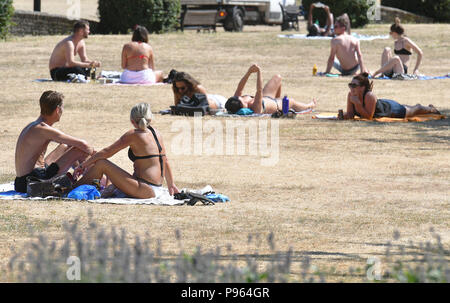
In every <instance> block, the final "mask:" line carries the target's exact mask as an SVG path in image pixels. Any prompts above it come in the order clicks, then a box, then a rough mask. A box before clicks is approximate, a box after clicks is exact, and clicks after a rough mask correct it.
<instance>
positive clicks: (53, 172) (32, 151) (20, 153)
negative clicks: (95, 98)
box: [14, 91, 94, 193]
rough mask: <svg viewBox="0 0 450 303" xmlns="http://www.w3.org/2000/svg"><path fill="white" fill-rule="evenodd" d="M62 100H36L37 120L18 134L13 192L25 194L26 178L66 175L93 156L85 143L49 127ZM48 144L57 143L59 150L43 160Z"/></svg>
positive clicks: (47, 95)
mask: <svg viewBox="0 0 450 303" xmlns="http://www.w3.org/2000/svg"><path fill="white" fill-rule="evenodd" d="M63 99H64V96H63V95H62V94H61V93H58V92H55V91H46V92H44V93H43V94H42V96H41V98H40V100H39V103H40V107H41V114H40V116H39V118H38V119H37V120H36V121H33V122H31V123H30V124H28V125H27V126H26V127H25V128H24V129H23V130H22V132H21V133H20V135H19V138H18V139H17V144H16V153H15V166H16V176H17V177H16V179H15V181H14V190H15V191H18V192H22V193H25V192H26V191H27V180H26V178H27V177H28V176H33V177H37V178H40V179H50V178H52V177H54V176H58V175H62V174H64V173H66V172H67V171H68V170H69V169H70V168H71V167H72V166H73V165H74V164H76V163H78V161H83V160H84V159H86V158H87V157H88V156H89V155H92V154H94V150H93V148H92V147H91V146H89V145H88V144H87V142H86V141H84V140H81V139H78V138H75V137H72V136H69V135H66V134H64V133H63V132H62V131H60V130H58V129H56V128H54V127H53V124H54V123H56V122H58V121H59V120H60V119H61V116H62V113H63V109H64V104H63ZM50 142H56V143H59V146H57V147H56V148H55V149H54V150H53V151H52V152H51V153H50V154H48V155H47V157H45V158H44V156H45V153H46V151H47V146H48V144H49V143H50Z"/></svg>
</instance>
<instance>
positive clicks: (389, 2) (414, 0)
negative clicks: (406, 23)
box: [381, 0, 450, 22]
mask: <svg viewBox="0 0 450 303" xmlns="http://www.w3.org/2000/svg"><path fill="white" fill-rule="evenodd" d="M381 5H384V6H390V7H396V8H399V9H403V10H405V11H408V12H411V13H415V14H418V15H422V16H426V17H430V18H433V19H434V20H435V21H439V22H450V0H381Z"/></svg>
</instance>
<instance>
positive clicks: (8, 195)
mask: <svg viewBox="0 0 450 303" xmlns="http://www.w3.org/2000/svg"><path fill="white" fill-rule="evenodd" d="M183 190H184V191H186V190H188V191H189V192H195V193H198V194H204V193H208V192H213V189H212V187H211V186H210V185H207V186H205V187H204V188H202V189H197V190H189V189H182V191H183ZM54 199H57V200H64V201H78V200H75V199H69V198H55V197H46V198H39V197H28V195H27V194H23V193H19V192H16V191H14V183H12V182H11V183H6V184H0V200H30V201H36V200H41V201H45V200H54ZM86 202H89V203H97V204H125V205H171V206H172V205H183V204H185V201H184V200H177V199H174V197H173V196H171V195H170V194H169V191H168V190H167V188H163V189H162V190H161V193H160V194H159V195H158V196H156V197H155V198H149V199H134V198H100V199H95V200H87V201H86Z"/></svg>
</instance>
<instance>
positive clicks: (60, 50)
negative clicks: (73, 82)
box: [49, 21, 101, 81]
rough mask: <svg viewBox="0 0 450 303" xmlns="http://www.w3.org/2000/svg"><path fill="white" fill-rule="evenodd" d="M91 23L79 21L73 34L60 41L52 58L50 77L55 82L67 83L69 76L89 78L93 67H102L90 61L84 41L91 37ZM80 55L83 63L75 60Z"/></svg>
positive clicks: (97, 62)
mask: <svg viewBox="0 0 450 303" xmlns="http://www.w3.org/2000/svg"><path fill="white" fill-rule="evenodd" d="M89 33H90V31H89V22H87V21H78V22H76V23H75V25H74V27H73V34H72V35H71V36H69V37H67V38H65V39H64V40H62V41H60V42H59V43H58V44H57V45H56V46H55V48H54V49H53V52H52V55H51V56H50V61H49V69H50V76H51V77H52V79H53V80H54V81H67V80H69V74H77V75H84V76H87V77H88V76H89V75H90V72H91V68H92V67H100V65H101V63H100V62H99V61H92V60H89V59H88V57H87V54H86V43H85V42H84V39H87V38H88V37H89ZM77 54H78V55H79V57H80V59H81V61H77V60H75V56H76V55H77Z"/></svg>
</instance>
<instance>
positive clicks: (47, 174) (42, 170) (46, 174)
mask: <svg viewBox="0 0 450 303" xmlns="http://www.w3.org/2000/svg"><path fill="white" fill-rule="evenodd" d="M58 171H59V166H58V164H56V163H52V164H50V165H49V166H48V165H47V164H46V165H45V167H36V168H35V169H33V170H32V171H31V173H29V174H27V175H25V176H22V177H16V179H15V180H14V190H15V191H17V192H19V193H26V192H27V177H36V178H39V179H43V180H48V179H51V178H53V177H54V176H56V175H57V174H58Z"/></svg>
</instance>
